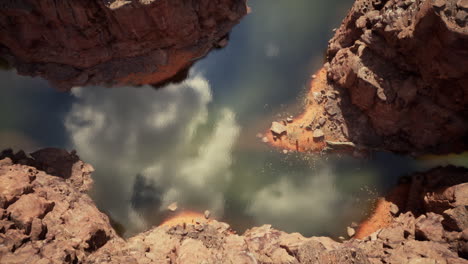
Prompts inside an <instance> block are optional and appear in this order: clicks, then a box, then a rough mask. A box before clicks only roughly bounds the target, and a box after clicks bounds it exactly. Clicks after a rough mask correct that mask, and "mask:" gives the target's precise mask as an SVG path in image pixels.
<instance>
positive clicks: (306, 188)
mask: <svg viewBox="0 0 468 264" xmlns="http://www.w3.org/2000/svg"><path fill="white" fill-rule="evenodd" d="M301 178H302V180H301V181H300V182H295V181H294V180H293V177H281V178H280V179H278V180H277V181H276V182H274V183H273V184H270V185H268V186H266V187H264V188H263V189H261V190H260V191H258V192H257V193H256V194H255V196H254V198H253V200H252V203H251V205H250V206H249V208H248V212H249V213H250V214H251V215H253V216H254V217H255V219H256V220H257V221H258V222H260V223H271V224H272V225H273V226H276V227H281V228H285V227H289V228H291V227H293V229H294V230H296V231H300V232H304V233H306V232H309V231H310V229H311V228H312V227H313V228H315V229H317V228H320V227H321V226H322V227H323V226H324V225H327V223H331V222H333V218H334V217H336V211H335V208H336V207H337V206H339V207H341V206H342V205H340V203H341V201H342V198H343V197H342V192H341V191H339V190H337V188H336V175H335V173H333V172H332V171H331V169H330V168H329V167H328V166H324V167H322V168H320V170H319V171H318V173H316V174H315V175H314V174H311V175H310V176H309V177H301Z"/></svg>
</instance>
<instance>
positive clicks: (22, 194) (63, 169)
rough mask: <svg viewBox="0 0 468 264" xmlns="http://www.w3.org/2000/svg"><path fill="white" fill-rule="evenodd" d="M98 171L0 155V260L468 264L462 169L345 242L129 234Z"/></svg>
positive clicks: (49, 157)
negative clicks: (115, 223)
mask: <svg viewBox="0 0 468 264" xmlns="http://www.w3.org/2000/svg"><path fill="white" fill-rule="evenodd" d="M92 171H93V168H92V166H91V165H89V164H86V163H84V162H82V161H81V160H79V158H78V156H77V155H76V154H75V153H68V152H67V151H64V150H60V149H52V148H49V149H43V150H40V151H37V152H35V153H32V154H31V156H28V155H26V154H25V153H24V152H18V153H13V152H12V151H11V150H10V151H8V150H7V151H3V152H1V154H0V219H1V220H0V263H35V264H36V263H116V264H117V263H190V264H192V263H252V264H253V263H337V264H338V263H340V264H343V263H344V264H346V263H386V264H389V263H395V264H397V263H398V264H401V263H412V264H416V263H447V264H455V263H457V264H458V263H468V260H467V258H468V211H467V208H468V199H467V198H468V170H467V169H463V168H455V167H445V168H437V169H434V170H431V171H429V172H427V173H420V174H416V175H414V176H412V177H411V186H412V187H411V190H412V191H411V192H410V193H413V194H411V195H409V196H410V197H409V198H408V199H407V201H408V203H407V204H406V205H405V206H404V208H403V206H400V207H401V208H397V210H394V214H395V216H394V218H393V219H392V221H391V223H390V224H389V225H388V226H386V227H384V228H381V229H378V230H375V231H374V232H372V233H371V234H369V235H368V236H365V237H363V238H362V239H353V238H352V239H349V240H346V241H343V242H337V241H334V240H332V239H331V238H328V237H310V238H306V237H303V236H302V235H300V234H298V233H292V234H288V233H285V232H282V231H279V230H275V229H273V228H272V227H271V226H269V225H264V226H261V227H254V228H251V229H250V230H248V231H246V232H245V233H244V234H243V235H237V234H235V233H234V232H232V231H231V230H230V228H229V225H228V224H226V223H222V222H218V221H216V220H209V219H206V217H201V218H200V219H198V220H195V221H192V222H189V223H183V224H177V225H172V226H171V225H163V226H160V227H154V228H152V229H150V230H148V231H147V232H144V233H141V234H138V235H136V236H135V237H132V238H129V239H128V240H124V239H122V238H120V237H119V236H118V235H117V234H116V232H115V231H114V230H113V229H112V227H111V225H110V223H109V219H108V217H107V216H106V215H104V214H103V213H101V212H100V211H99V210H98V209H97V208H96V206H95V205H94V203H93V201H92V200H91V199H90V197H89V196H88V195H87V194H86V191H87V190H88V189H89V188H90V186H91V184H92V180H91V178H90V174H91V172H92Z"/></svg>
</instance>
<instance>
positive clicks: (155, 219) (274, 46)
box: [0, 0, 468, 236]
mask: <svg viewBox="0 0 468 264" xmlns="http://www.w3.org/2000/svg"><path fill="white" fill-rule="evenodd" d="M351 4H352V2H351V1H344V0H332V1H310V0H297V1H294V2H293V3H292V2H291V1H271V0H256V1H250V3H249V5H250V6H251V7H252V10H253V12H252V13H251V14H250V15H249V16H247V17H246V18H245V19H244V20H243V21H242V22H241V24H240V25H238V26H237V27H236V28H235V29H234V30H233V32H232V34H231V36H230V44H229V46H228V47H227V48H225V49H223V50H219V51H214V52H212V53H210V55H209V56H208V57H207V58H205V59H204V60H202V61H200V62H198V63H196V65H195V67H194V68H192V70H191V74H190V78H189V79H188V80H187V81H185V82H184V83H182V84H178V85H169V86H167V87H165V88H163V89H159V90H155V89H152V88H151V87H141V88H132V87H122V88H113V89H104V88H100V87H86V88H74V89H73V90H72V92H71V93H58V92H56V91H54V90H53V89H52V88H50V87H48V86H49V85H48V84H47V82H45V81H44V80H41V79H33V78H28V77H21V76H18V75H16V74H15V73H14V72H13V71H3V72H0V79H1V80H2V85H1V87H2V88H1V89H2V90H1V91H2V96H1V97H0V120H1V122H0V147H2V148H4V147H13V148H15V149H20V148H22V149H25V150H28V151H33V150H35V149H37V148H40V147H47V146H55V147H61V148H67V149H69V150H71V149H76V150H77V152H78V154H79V155H80V157H81V158H82V159H83V160H85V161H86V162H89V163H91V164H93V166H94V167H95V169H96V172H95V173H94V174H93V178H94V180H95V188H94V189H93V192H92V196H93V198H94V199H95V201H96V203H97V204H98V206H99V208H100V209H102V210H104V211H106V212H107V213H108V214H109V215H111V216H112V218H113V219H115V220H116V221H118V222H120V223H122V224H123V225H124V226H125V228H126V229H127V233H126V235H131V234H134V233H135V232H140V231H142V230H145V229H147V228H149V227H151V226H153V225H157V224H159V223H160V222H161V221H162V220H163V219H164V218H165V217H167V216H168V215H170V213H169V212H168V211H167V210H166V207H167V205H168V204H170V203H172V202H177V203H178V204H179V209H180V210H195V211H200V212H203V211H204V210H206V209H208V210H210V211H211V212H212V214H213V215H214V217H215V218H217V219H221V220H225V221H227V222H229V223H230V224H231V225H232V226H233V227H234V228H235V229H236V230H238V231H239V232H243V231H244V230H245V229H246V228H248V227H251V226H254V225H262V224H272V225H273V226H274V227H275V228H279V229H282V230H285V231H289V232H301V233H303V234H304V235H312V234H313V235H332V236H339V235H343V234H344V233H345V228H346V226H347V225H349V224H350V223H351V222H352V221H359V220H361V219H362V218H363V217H365V215H366V214H367V213H368V208H369V205H370V201H372V199H373V198H375V197H376V196H377V195H379V194H382V193H384V192H385V191H387V190H388V188H390V187H391V186H392V185H393V184H395V183H396V181H397V179H398V177H399V176H401V175H404V174H407V173H410V172H412V171H417V170H424V169H427V168H430V167H433V166H436V165H439V164H448V163H454V164H457V165H461V166H468V161H467V160H468V159H467V156H466V155H459V156H454V157H441V158H435V159H434V158H433V159H428V160H420V161H415V160H413V159H410V158H407V157H400V156H396V155H391V154H387V153H376V154H373V155H372V156H371V157H370V158H369V159H366V160H359V159H355V158H352V157H347V156H344V157H339V156H326V157H325V156H314V155H310V154H297V153H293V154H286V155H285V154H283V153H280V152H279V151H277V150H274V149H272V148H270V147H269V146H267V145H265V144H263V143H261V142H260V140H259V139H258V138H257V137H256V134H257V133H259V132H263V131H264V130H265V129H266V128H268V127H269V124H270V122H271V120H274V119H275V118H276V115H277V114H296V113H298V112H288V111H299V110H300V109H298V108H297V107H291V106H294V105H297V102H299V98H300V96H301V95H304V94H305V93H306V92H307V90H306V87H307V85H308V80H309V76H310V74H311V73H312V72H314V71H315V70H317V69H318V68H319V67H320V66H321V64H322V60H323V53H324V51H325V49H326V45H327V41H328V39H329V38H330V37H331V36H332V29H333V28H334V27H337V26H338V25H339V23H340V22H341V19H342V18H343V17H344V16H345V13H346V11H347V9H348V8H349V7H350V6H351ZM291 109H294V110H291Z"/></svg>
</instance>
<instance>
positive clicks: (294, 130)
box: [265, 68, 338, 152]
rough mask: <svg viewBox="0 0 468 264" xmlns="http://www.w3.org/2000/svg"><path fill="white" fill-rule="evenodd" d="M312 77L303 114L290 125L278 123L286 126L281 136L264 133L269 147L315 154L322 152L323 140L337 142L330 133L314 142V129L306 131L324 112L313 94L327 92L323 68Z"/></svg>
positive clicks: (325, 75)
mask: <svg viewBox="0 0 468 264" xmlns="http://www.w3.org/2000/svg"><path fill="white" fill-rule="evenodd" d="M313 76H314V75H313ZM314 77H315V78H312V80H311V82H310V90H309V93H308V94H307V97H306V107H305V109H304V112H303V113H302V114H300V115H299V116H297V117H295V118H293V122H291V123H287V122H283V121H279V122H280V123H282V124H285V125H286V128H287V133H286V134H283V135H281V136H275V135H274V134H273V133H272V132H271V131H270V130H268V131H267V133H265V137H266V138H267V139H268V143H269V144H270V145H272V146H274V147H277V148H280V149H286V150H290V151H299V152H317V151H321V150H323V148H324V147H325V146H326V143H325V140H330V141H337V140H338V139H337V138H335V137H334V136H333V135H332V134H330V133H325V136H324V138H323V139H321V140H314V138H313V132H314V130H315V128H312V129H311V130H308V129H307V125H308V124H311V123H312V122H313V121H314V120H315V119H317V118H318V117H320V116H321V115H322V113H323V112H324V111H325V109H324V107H323V105H321V104H319V103H317V102H315V100H314V98H313V92H321V91H325V90H327V88H328V85H327V71H326V70H325V68H322V69H320V70H319V71H318V72H317V73H316V74H315V76H314ZM324 132H326V131H324Z"/></svg>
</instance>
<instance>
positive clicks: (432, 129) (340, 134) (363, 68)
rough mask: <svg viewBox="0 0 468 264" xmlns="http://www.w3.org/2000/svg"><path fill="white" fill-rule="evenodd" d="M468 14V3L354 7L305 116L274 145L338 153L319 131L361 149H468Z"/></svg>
mask: <svg viewBox="0 0 468 264" xmlns="http://www.w3.org/2000/svg"><path fill="white" fill-rule="evenodd" d="M467 15H468V9H467V1H466V0H426V1H420V0H358V1H356V2H355V4H354V5H353V7H352V8H351V10H350V11H349V13H348V15H347V17H346V18H345V19H344V21H343V23H342V24H341V26H340V27H339V28H338V29H337V30H336V33H335V36H334V37H333V38H332V39H331V40H330V42H329V47H328V51H327V63H326V64H325V66H324V69H323V70H322V71H320V72H319V73H317V74H316V75H313V77H314V80H313V81H312V87H311V91H310V93H309V95H308V96H307V100H306V102H307V106H306V108H307V109H306V111H305V113H304V114H303V115H301V116H299V117H298V118H297V119H294V122H293V123H292V124H287V126H288V127H289V128H288V132H287V134H288V135H287V136H285V137H284V139H281V138H279V139H280V140H279V142H277V140H275V141H272V140H270V141H271V142H273V144H274V145H276V146H279V147H283V148H288V149H297V150H298V151H308V150H311V151H317V150H322V149H324V148H326V149H328V148H332V149H333V148H336V144H335V146H332V145H330V144H316V143H314V142H313V141H312V134H311V133H313V132H314V130H316V129H320V130H321V131H323V132H324V134H325V137H324V140H323V141H324V143H325V141H333V142H352V143H354V145H355V146H356V147H357V148H358V149H359V148H361V147H363V148H371V149H383V150H388V151H394V152H401V153H414V154H416V155H417V154H421V153H451V152H461V151H463V150H467V149H468V23H467ZM323 71H324V72H326V75H324V74H323V73H322V72H323ZM307 129H308V131H309V132H307ZM288 141H289V142H293V143H294V142H296V141H297V145H298V146H297V147H296V146H295V145H294V144H290V143H287V142H288ZM285 142H286V143H285ZM351 147H352V148H354V147H353V146H351ZM338 149H339V150H341V149H342V148H340V147H338Z"/></svg>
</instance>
